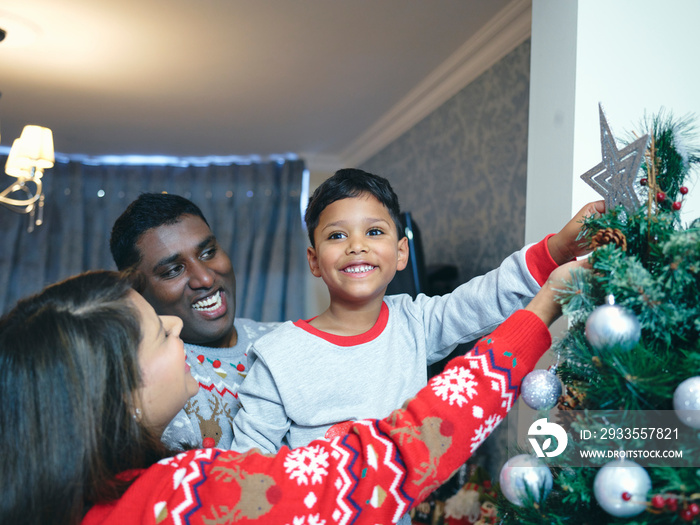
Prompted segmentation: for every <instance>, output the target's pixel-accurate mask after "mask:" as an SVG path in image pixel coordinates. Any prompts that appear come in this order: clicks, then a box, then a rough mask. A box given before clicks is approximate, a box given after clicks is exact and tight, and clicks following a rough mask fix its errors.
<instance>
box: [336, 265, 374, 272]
mask: <svg viewBox="0 0 700 525" xmlns="http://www.w3.org/2000/svg"><path fill="white" fill-rule="evenodd" d="M371 270H374V266H370V265H369V264H364V265H362V266H350V267H349V268H345V270H343V271H344V272H345V273H363V272H369V271H371Z"/></svg>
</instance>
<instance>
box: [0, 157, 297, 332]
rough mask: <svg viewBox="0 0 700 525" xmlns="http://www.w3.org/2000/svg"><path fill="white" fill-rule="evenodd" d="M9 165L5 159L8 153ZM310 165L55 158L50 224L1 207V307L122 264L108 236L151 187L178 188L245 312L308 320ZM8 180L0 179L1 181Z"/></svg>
mask: <svg viewBox="0 0 700 525" xmlns="http://www.w3.org/2000/svg"><path fill="white" fill-rule="evenodd" d="M0 162H2V164H1V165H3V166H4V164H5V160H4V159H0ZM304 169H305V168H304V162H303V161H301V160H285V161H279V162H276V161H270V162H260V163H246V164H226V165H218V164H208V165H205V166H196V165H182V166H162V165H158V166H153V165H138V166H137V165H109V164H102V165H90V164H86V163H81V162H74V161H71V162H65V163H57V164H56V165H55V166H54V167H53V168H51V169H49V170H47V171H46V173H45V175H44V178H43V181H44V190H45V195H46V197H45V198H46V201H45V202H46V205H45V207H44V224H43V225H42V226H38V227H37V228H36V229H35V230H34V231H33V232H31V233H29V232H27V224H28V216H27V215H20V214H17V213H14V212H12V211H10V210H7V209H5V208H3V207H0V225H1V227H0V308H1V309H2V311H3V312H5V311H7V310H8V309H9V308H11V307H12V306H13V305H14V304H15V303H16V301H17V300H18V299H20V298H21V297H25V296H27V295H29V294H32V293H35V292H37V291H39V290H41V289H42V288H43V287H44V286H45V285H47V284H50V283H53V282H56V281H58V280H61V279H64V278H66V277H69V276H71V275H75V274H77V273H80V272H82V271H85V270H91V269H114V268H115V266H114V262H113V261H112V257H111V254H110V251H109V235H110V232H111V229H112V225H113V224H114V221H115V220H116V218H117V217H118V216H119V215H120V214H121V213H122V212H123V211H124V209H125V208H126V206H127V205H128V204H129V203H130V202H131V201H133V200H134V199H135V198H136V197H138V196H139V194H141V193H144V192H162V191H166V192H168V193H175V194H178V195H182V196H183V197H186V198H188V199H190V200H192V201H193V202H194V203H195V204H197V205H198V206H199V207H200V208H201V209H202V212H203V213H204V216H205V217H206V218H207V221H208V222H209V225H210V226H211V228H212V231H213V232H214V234H215V235H216V236H217V238H218V239H219V241H220V244H221V246H223V247H224V249H226V250H227V251H228V253H229V255H230V257H231V261H232V262H233V266H234V270H235V273H236V281H237V297H236V300H237V309H236V315H237V316H238V317H247V318H251V319H256V320H259V321H282V320H286V319H294V320H295V319H299V318H302V317H304V301H305V289H304V288H305V287H304V282H305V276H306V273H307V272H308V267H307V263H306V244H307V242H306V235H305V232H304V230H303V227H302V219H301V214H300V198H301V194H302V184H303V173H304ZM9 182H10V177H7V176H5V175H4V174H3V175H2V176H0V185H2V187H3V188H4V187H5V186H7V185H9Z"/></svg>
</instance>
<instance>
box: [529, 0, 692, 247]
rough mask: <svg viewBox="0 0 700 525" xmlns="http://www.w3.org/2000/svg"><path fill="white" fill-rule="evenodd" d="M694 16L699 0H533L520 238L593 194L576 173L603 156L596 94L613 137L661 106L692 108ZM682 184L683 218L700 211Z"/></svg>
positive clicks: (564, 216) (554, 222) (548, 226)
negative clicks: (524, 196)
mask: <svg viewBox="0 0 700 525" xmlns="http://www.w3.org/2000/svg"><path fill="white" fill-rule="evenodd" d="M698 19H700V2H699V1H697V0H665V1H663V2H662V1H659V0H581V1H576V0H534V3H533V26H532V59H531V87H530V128H529V137H530V138H529V149H528V157H529V158H528V188H527V191H528V194H527V214H526V227H525V236H526V241H527V242H533V241H536V240H538V239H540V238H541V237H542V236H543V235H544V234H545V233H547V232H550V231H554V230H555V229H556V228H558V227H559V226H560V225H562V224H564V222H566V220H568V218H570V217H571V216H572V215H573V213H574V212H575V211H577V210H578V209H580V208H581V206H583V205H584V204H585V203H586V202H588V201H591V200H596V199H598V198H600V197H599V196H598V194H597V193H596V192H595V191H594V190H593V189H592V188H590V186H588V185H587V184H586V183H584V182H583V181H582V180H581V179H580V176H581V174H583V173H585V172H586V171H587V170H588V169H590V168H592V167H593V166H595V165H596V164H598V163H599V162H600V161H601V153H600V131H599V129H600V128H599V119H598V103H601V104H602V106H603V109H604V111H605V114H606V117H607V120H608V124H609V125H610V128H611V129H612V132H613V135H615V136H616V137H624V136H626V135H627V134H628V132H631V131H633V130H640V125H639V124H640V121H641V120H642V118H643V117H644V114H645V112H646V113H647V114H649V115H652V114H655V113H657V112H658V111H659V109H660V108H662V107H664V108H665V109H666V110H670V111H671V112H672V113H673V115H675V116H677V117H682V116H685V115H687V114H688V113H694V114H695V115H696V117H700V97H699V96H698V95H697V88H698V85H700V72H699V71H698V68H697V65H696V64H697V54H698V50H700V31H698V30H697V20H698ZM698 124H699V125H700V122H698ZM688 186H689V187H690V188H691V192H690V195H689V198H688V199H687V200H686V203H685V205H684V208H683V215H682V218H683V220H684V221H686V222H690V221H691V220H693V219H695V218H697V217H698V216H700V189H695V188H694V186H695V185H694V184H688Z"/></svg>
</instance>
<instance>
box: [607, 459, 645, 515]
mask: <svg viewBox="0 0 700 525" xmlns="http://www.w3.org/2000/svg"><path fill="white" fill-rule="evenodd" d="M650 490H651V478H650V477H649V474H647V471H646V470H644V468H643V467H641V466H639V465H638V464H637V463H635V462H634V461H630V460H628V459H618V460H615V461H611V462H610V463H607V464H606V465H604V466H603V467H601V469H600V470H599V471H598V473H597V474H596V476H595V480H594V481H593V494H594V495H595V499H596V501H597V502H598V505H600V506H601V507H602V508H603V510H604V511H605V512H607V513H608V514H610V515H611V516H616V517H618V518H629V517H631V516H636V515H637V514H639V513H641V512H643V511H644V510H645V509H646V508H647V493H648V492H649V491H650Z"/></svg>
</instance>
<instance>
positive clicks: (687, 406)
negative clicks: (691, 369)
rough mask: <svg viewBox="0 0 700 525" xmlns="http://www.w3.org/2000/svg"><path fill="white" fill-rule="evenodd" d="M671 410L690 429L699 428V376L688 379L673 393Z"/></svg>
mask: <svg viewBox="0 0 700 525" xmlns="http://www.w3.org/2000/svg"><path fill="white" fill-rule="evenodd" d="M673 409H674V410H675V411H676V415H677V416H678V419H680V420H681V421H682V422H683V424H684V425H688V426H689V427H690V428H700V376H696V377H690V378H688V379H686V380H685V381H683V382H682V383H681V384H680V385H678V386H677V387H676V390H675V392H673Z"/></svg>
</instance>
